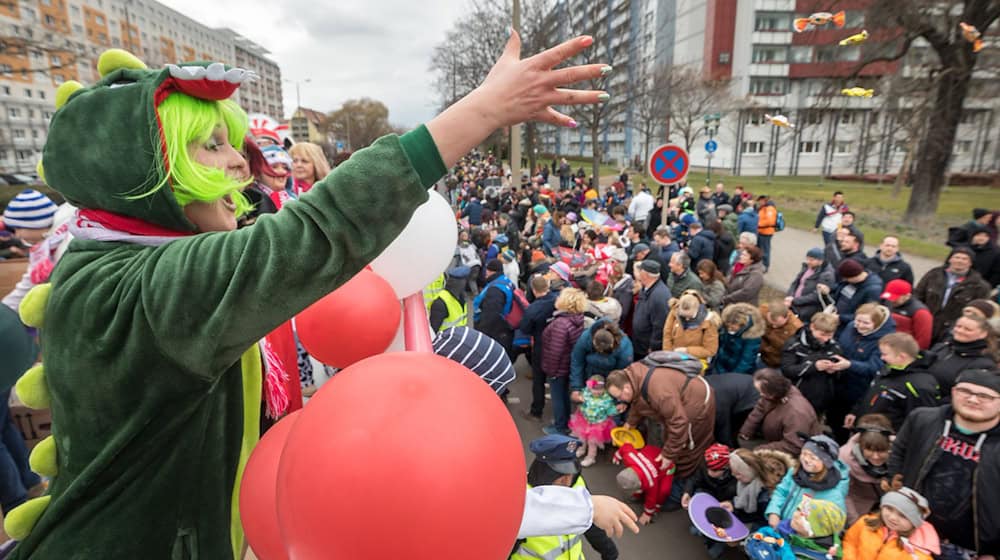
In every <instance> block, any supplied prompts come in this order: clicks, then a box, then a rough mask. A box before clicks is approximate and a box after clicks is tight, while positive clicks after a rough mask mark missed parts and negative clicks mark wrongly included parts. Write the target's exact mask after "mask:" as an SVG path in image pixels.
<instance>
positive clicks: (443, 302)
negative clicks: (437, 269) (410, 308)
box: [427, 266, 469, 332]
mask: <svg viewBox="0 0 1000 560" xmlns="http://www.w3.org/2000/svg"><path fill="white" fill-rule="evenodd" d="M468 281H469V268H468V267H465V266H458V267H455V268H451V269H449V270H448V272H447V274H446V279H445V283H444V289H443V290H441V292H440V293H438V295H437V297H435V298H434V300H433V301H432V302H431V305H430V307H429V308H428V313H427V315H428V320H429V321H430V323H431V330H433V331H434V332H440V331H443V330H445V329H450V328H452V327H461V326H464V325H465V324H466V323H468V316H469V312H468V308H467V306H466V304H465V285H466V283H467V282H468ZM445 292H446V293H445Z"/></svg>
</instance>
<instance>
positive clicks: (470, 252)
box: [455, 229, 483, 297]
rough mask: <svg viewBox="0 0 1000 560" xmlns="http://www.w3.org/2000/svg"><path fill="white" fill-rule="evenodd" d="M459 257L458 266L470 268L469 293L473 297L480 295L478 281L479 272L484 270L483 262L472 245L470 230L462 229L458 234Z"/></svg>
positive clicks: (456, 251) (456, 253) (457, 250)
mask: <svg viewBox="0 0 1000 560" xmlns="http://www.w3.org/2000/svg"><path fill="white" fill-rule="evenodd" d="M455 255H456V256H457V257H458V262H457V263H456V266H467V267H469V284H468V288H467V289H468V291H469V294H470V295H471V296H472V297H475V296H477V295H479V285H478V284H477V283H476V279H477V278H479V271H480V270H481V269H482V268H483V261H482V260H481V259H480V258H479V249H477V248H476V245H475V244H474V243H472V240H471V238H470V237H469V230H467V229H462V230H461V231H459V232H458V247H457V248H456V249H455Z"/></svg>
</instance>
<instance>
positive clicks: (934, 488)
mask: <svg viewBox="0 0 1000 560" xmlns="http://www.w3.org/2000/svg"><path fill="white" fill-rule="evenodd" d="M951 393H952V394H951V397H952V404H951V405H948V406H940V407H937V408H919V409H917V410H915V411H913V413H912V414H910V416H909V417H907V419H906V422H904V423H903V427H902V428H901V429H900V431H899V434H898V435H897V436H896V439H895V440H894V441H893V444H892V454H891V455H890V456H889V473H890V475H894V474H902V475H903V483H904V484H905V485H906V486H908V487H910V488H913V489H914V490H916V491H917V492H920V493H921V494H923V495H924V496H925V497H926V498H927V501H928V503H929V505H930V509H931V515H930V517H929V518H928V520H929V521H930V522H931V523H932V524H933V525H934V527H935V528H936V529H937V531H938V534H939V535H940V536H941V538H942V540H947V541H948V542H949V546H948V547H946V548H950V550H944V551H942V552H943V553H944V554H942V557H943V558H961V556H960V554H961V553H962V550H955V549H954V548H952V547H960V549H964V550H966V551H973V552H975V553H978V554H979V558H993V559H994V560H995V557H996V556H997V555H998V554H1000V500H997V499H996V496H997V488H1000V374H998V373H997V372H996V371H995V370H990V371H988V370H968V371H964V372H962V373H961V375H960V376H959V377H958V379H957V382H956V384H955V386H954V387H953V388H952V390H951ZM948 554H951V555H948Z"/></svg>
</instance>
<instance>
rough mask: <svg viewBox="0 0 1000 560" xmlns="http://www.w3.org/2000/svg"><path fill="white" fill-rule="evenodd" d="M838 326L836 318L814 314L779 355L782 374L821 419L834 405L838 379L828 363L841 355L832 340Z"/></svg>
mask: <svg viewBox="0 0 1000 560" xmlns="http://www.w3.org/2000/svg"><path fill="white" fill-rule="evenodd" d="M838 324H839V323H838V321H837V316H836V315H832V314H830V313H816V314H815V315H813V316H812V319H810V320H809V324H808V325H807V326H805V327H802V328H801V329H799V332H797V333H795V336H793V337H792V338H791V339H789V340H788V342H786V343H785V347H784V348H783V349H782V351H781V373H782V374H783V375H784V376H785V377H787V378H788V379H789V380H790V381H791V382H792V383H793V384H794V385H795V386H796V387H798V388H799V391H801V392H802V395H803V396H804V397H805V398H806V400H808V401H809V402H810V403H811V404H812V406H813V409H814V410H815V411H816V414H817V415H820V416H821V415H823V414H824V413H825V412H826V410H827V408H829V406H830V403H832V402H833V398H834V391H835V382H836V380H837V377H838V375H837V374H836V372H834V371H832V370H831V369H830V368H829V362H830V361H831V360H832V359H833V358H834V356H842V355H843V353H844V351H843V349H841V348H840V345H839V344H837V341H836V339H835V335H836V332H837V326H838ZM820 361H824V368H823V369H822V370H821V369H819V368H818V367H817V366H816V364H817V362H820Z"/></svg>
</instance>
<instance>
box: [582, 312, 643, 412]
mask: <svg viewBox="0 0 1000 560" xmlns="http://www.w3.org/2000/svg"><path fill="white" fill-rule="evenodd" d="M631 363H632V341H631V340H629V337H628V335H627V334H625V333H623V332H622V331H621V329H620V328H618V323H617V322H615V321H610V320H607V319H598V320H597V321H595V322H594V324H593V325H591V326H590V327H589V328H587V329H585V330H584V331H583V333H582V334H581V335H580V338H578V339H577V341H576V344H574V345H573V353H572V356H571V357H570V372H569V388H570V390H571V391H573V393H574V394H573V395H572V397H574V398H576V397H578V396H582V395H577V394H575V393H578V392H581V391H583V389H584V387H585V383H586V381H587V380H588V379H590V378H591V376H594V375H600V376H603V377H607V376H608V374H609V373H611V372H612V371H614V370H616V369H623V368H625V367H627V366H628V365H629V364H631Z"/></svg>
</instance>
